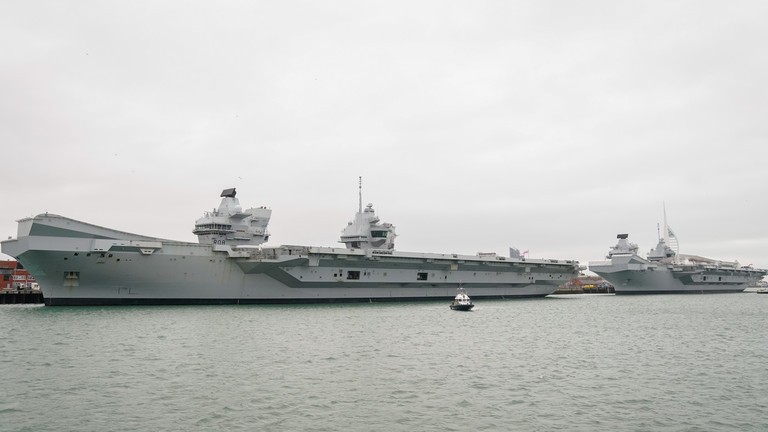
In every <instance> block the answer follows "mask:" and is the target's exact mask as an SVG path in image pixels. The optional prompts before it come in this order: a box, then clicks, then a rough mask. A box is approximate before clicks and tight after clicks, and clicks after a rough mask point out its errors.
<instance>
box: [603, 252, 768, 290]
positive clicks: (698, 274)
mask: <svg viewBox="0 0 768 432" xmlns="http://www.w3.org/2000/svg"><path fill="white" fill-rule="evenodd" d="M589 269H590V270H591V271H593V272H595V273H597V274H598V275H599V276H600V277H602V278H603V279H605V280H607V281H608V282H610V283H611V284H612V285H613V286H614V289H615V292H616V294H714V293H734V292H742V291H744V290H745V289H746V288H747V286H748V285H749V284H751V283H754V282H756V281H758V280H760V279H761V278H762V277H763V276H765V274H766V271H765V270H761V269H753V268H750V267H738V266H730V265H722V264H719V263H712V264H701V263H699V264H689V265H685V264H679V263H661V262H653V261H649V260H646V259H643V258H641V257H639V256H637V255H634V256H633V255H624V256H620V255H619V256H613V257H612V259H611V260H610V261H603V262H592V263H590V264H589Z"/></svg>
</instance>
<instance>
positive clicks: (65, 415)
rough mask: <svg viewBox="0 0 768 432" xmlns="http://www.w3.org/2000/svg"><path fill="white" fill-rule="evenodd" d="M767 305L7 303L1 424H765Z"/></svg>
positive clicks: (690, 298)
mask: <svg viewBox="0 0 768 432" xmlns="http://www.w3.org/2000/svg"><path fill="white" fill-rule="evenodd" d="M767 312H768V296H761V295H756V294H754V293H743V294H722V295H680V296H675V295H667V296H629V297H624V296H611V295H574V296H551V297H548V298H545V299H538V300H508V301H483V302H479V303H478V305H477V306H476V308H475V310H474V311H473V312H469V313H463V312H454V311H450V310H449V309H448V304H447V303H445V304H444V303H442V302H441V303H413V304H408V303H395V304H354V305H314V306H206V307H105V308H97V307H88V308H46V307H42V306H37V305H35V306H21V305H7V306H2V307H0V328H1V329H2V333H1V336H0V365H2V368H3V369H2V376H3V377H2V381H1V382H0V430H2V431H35V432H39V431H161V430H162V431H194V430H211V431H224V430H231V431H238V430H243V431H246V430H247V431H251V430H261V431H299V430H301V431H337V430H344V431H346V430H355V431H469V430H473V431H474V430H485V431H510V430H520V431H550V430H551V431H555V430H558V431H559V430H568V431H595V430H611V431H765V430H768V363H767V362H768V343H766V335H765V333H764V331H765V330H766V329H768V313H767Z"/></svg>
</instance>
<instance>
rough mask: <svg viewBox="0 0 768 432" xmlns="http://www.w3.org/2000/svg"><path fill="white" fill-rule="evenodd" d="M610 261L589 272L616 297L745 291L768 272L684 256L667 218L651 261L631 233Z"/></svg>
mask: <svg viewBox="0 0 768 432" xmlns="http://www.w3.org/2000/svg"><path fill="white" fill-rule="evenodd" d="M617 238H618V243H617V244H616V246H613V247H611V248H610V250H609V252H608V256H607V257H606V258H608V261H593V262H590V263H589V270H591V271H593V272H595V273H597V274H598V275H599V276H600V277H602V278H603V279H605V280H607V281H608V282H610V283H611V284H613V286H614V289H615V290H616V294H680V293H696V294H698V293H727V292H742V291H744V290H745V289H746V288H747V286H748V285H750V284H754V283H755V282H757V281H758V280H760V279H761V278H762V277H763V276H765V275H766V274H768V270H764V269H756V268H752V266H741V265H739V263H738V262H735V261H734V262H728V261H719V260H714V259H710V258H704V257H701V256H697V255H684V254H680V253H679V252H678V251H679V243H678V241H677V237H676V236H675V235H674V233H673V232H672V230H670V229H669V226H668V225H667V218H666V212H665V215H664V228H663V235H662V234H660V235H659V242H658V244H657V245H656V248H654V249H651V251H650V252H649V253H648V258H647V259H646V258H642V257H640V256H639V255H638V253H637V252H638V246H637V245H636V244H634V243H630V242H629V240H628V238H629V234H618V235H617Z"/></svg>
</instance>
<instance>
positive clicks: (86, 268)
mask: <svg viewBox="0 0 768 432" xmlns="http://www.w3.org/2000/svg"><path fill="white" fill-rule="evenodd" d="M221 198H222V199H221V203H220V204H219V207H218V208H217V209H214V210H213V211H211V212H207V213H205V214H204V215H203V217H202V218H200V219H198V220H197V221H196V223H195V227H194V229H193V233H194V234H196V235H197V236H198V241H199V242H198V243H190V242H181V241H174V240H166V239H160V238H154V237H149V236H143V235H137V234H131V233H127V232H123V231H118V230H114V229H110V228H105V227H101V226H97V225H92V224H89V223H85V222H81V221H77V220H74V219H70V218H66V217H64V216H59V215H54V214H49V213H44V214H40V215H37V216H34V217H31V218H26V219H21V220H19V221H18V224H19V225H18V236H17V238H16V239H11V240H6V241H3V242H2V251H3V253H5V254H8V255H10V256H13V257H14V258H16V259H17V260H19V261H20V262H21V263H22V264H23V265H24V266H25V268H27V269H28V270H29V272H30V273H31V274H33V275H34V276H35V277H36V278H37V281H38V283H39V284H40V287H41V289H42V291H43V296H44V298H45V304H46V305H121V304H122V305H134V304H240V303H318V302H358V301H366V302H367V301H371V302H376V301H410V300H428V299H435V300H441V299H449V298H453V297H454V296H455V293H456V289H457V287H458V286H464V287H468V288H471V289H472V293H473V297H475V298H514V297H543V296H547V295H549V294H551V293H552V292H554V291H555V290H556V289H557V287H558V286H559V285H561V284H563V283H565V282H567V281H568V280H569V279H571V278H573V277H575V276H577V275H578V273H579V264H578V262H576V261H572V260H554V259H526V258H524V257H519V256H518V257H504V256H497V255H495V254H478V255H477V256H472V255H459V254H451V253H448V254H441V253H417V252H401V251H396V250H395V248H394V239H395V227H394V226H393V225H391V224H388V223H382V222H380V220H379V218H378V217H377V216H376V213H375V211H374V209H373V205H372V204H368V205H367V206H366V207H365V208H363V206H362V193H361V198H360V205H359V208H358V211H357V213H356V214H355V218H354V219H353V220H352V221H351V222H349V224H348V225H347V227H346V228H345V229H344V230H343V231H342V235H341V240H340V242H341V243H344V245H345V247H314V246H293V245H282V246H276V247H266V246H262V244H263V243H265V242H267V240H268V239H269V233H268V231H267V226H268V224H269V220H270V218H271V210H270V209H268V208H266V207H258V208H251V209H247V210H244V209H242V207H241V206H240V203H239V201H238V199H237V198H236V191H235V189H234V188H232V189H225V190H224V191H223V192H222V194H221Z"/></svg>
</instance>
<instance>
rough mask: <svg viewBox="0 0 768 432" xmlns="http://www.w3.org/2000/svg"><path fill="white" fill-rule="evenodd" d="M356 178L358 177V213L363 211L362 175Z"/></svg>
mask: <svg viewBox="0 0 768 432" xmlns="http://www.w3.org/2000/svg"><path fill="white" fill-rule="evenodd" d="M357 179H358V185H357V195H358V204H357V212H358V213H362V212H363V176H359V177H358V178H357Z"/></svg>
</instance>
